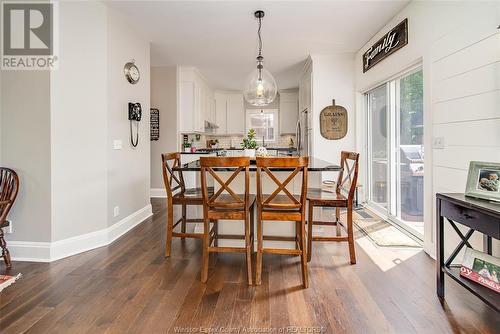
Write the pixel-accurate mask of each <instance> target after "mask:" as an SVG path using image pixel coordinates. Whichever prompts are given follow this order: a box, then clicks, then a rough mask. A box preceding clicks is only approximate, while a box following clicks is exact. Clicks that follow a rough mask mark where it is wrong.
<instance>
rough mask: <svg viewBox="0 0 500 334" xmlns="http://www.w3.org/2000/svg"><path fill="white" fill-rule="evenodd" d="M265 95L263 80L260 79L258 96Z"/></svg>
mask: <svg viewBox="0 0 500 334" xmlns="http://www.w3.org/2000/svg"><path fill="white" fill-rule="evenodd" d="M262 95H264V85H263V84H262V80H259V82H258V84H257V96H258V97H262Z"/></svg>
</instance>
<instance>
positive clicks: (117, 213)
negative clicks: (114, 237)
mask: <svg viewBox="0 0 500 334" xmlns="http://www.w3.org/2000/svg"><path fill="white" fill-rule="evenodd" d="M119 214H120V207H119V206H115V208H114V209H113V217H118V215H119Z"/></svg>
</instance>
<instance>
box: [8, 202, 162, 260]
mask: <svg viewBox="0 0 500 334" xmlns="http://www.w3.org/2000/svg"><path fill="white" fill-rule="evenodd" d="M152 215H153V211H152V207H151V204H148V205H146V206H145V207H143V208H142V209H139V210H137V211H136V212H134V213H132V214H131V215H129V216H127V217H125V218H123V219H122V220H120V221H119V222H118V223H116V224H113V225H111V226H109V227H108V228H105V229H102V230H99V231H95V232H90V233H86V234H82V235H78V236H76V237H71V238H67V239H63V240H58V241H54V242H25V241H9V242H8V245H7V246H8V248H9V251H10V253H11V257H12V260H13V261H32V262H52V261H56V260H59V259H62V258H65V257H68V256H71V255H75V254H78V253H82V252H85V251H88V250H91V249H95V248H98V247H102V246H107V245H109V244H110V243H112V242H113V241H115V240H116V239H118V238H119V237H121V236H122V235H124V234H125V233H127V232H128V231H130V230H131V229H132V228H134V227H135V226H137V225H139V224H140V223H142V222H143V221H145V220H146V219H147V218H149V217H151V216H152Z"/></svg>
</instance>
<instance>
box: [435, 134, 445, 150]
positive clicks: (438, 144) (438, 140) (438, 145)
mask: <svg viewBox="0 0 500 334" xmlns="http://www.w3.org/2000/svg"><path fill="white" fill-rule="evenodd" d="M432 147H433V148H435V149H439V150H442V149H444V137H434V139H433V142H432Z"/></svg>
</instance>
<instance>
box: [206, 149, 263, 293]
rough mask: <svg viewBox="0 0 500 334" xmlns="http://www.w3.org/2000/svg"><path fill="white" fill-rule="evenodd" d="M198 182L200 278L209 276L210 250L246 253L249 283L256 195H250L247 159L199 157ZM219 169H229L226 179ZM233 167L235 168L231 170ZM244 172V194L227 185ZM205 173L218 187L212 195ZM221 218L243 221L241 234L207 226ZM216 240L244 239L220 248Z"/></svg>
mask: <svg viewBox="0 0 500 334" xmlns="http://www.w3.org/2000/svg"><path fill="white" fill-rule="evenodd" d="M200 166H201V185H202V191H203V218H204V237H203V260H202V270H201V281H202V282H206V281H207V279H208V260H209V255H210V253H222V252H238V253H245V254H246V268H247V278H248V285H252V253H253V222H254V214H253V211H254V203H255V196H254V195H250V169H249V166H250V158H247V157H201V158H200ZM218 168H222V169H223V170H227V171H232V172H233V173H232V174H231V175H230V176H229V178H227V179H226V180H225V181H224V180H223V179H222V178H221V176H220V175H219V174H218V173H217V170H218ZM234 169H236V170H234ZM242 172H244V184H245V186H244V188H245V190H244V193H243V194H238V193H236V192H235V191H234V190H233V189H232V188H231V186H230V184H231V182H233V181H234V180H235V179H236V177H237V176H238V175H239V174H240V173H242ZM207 174H210V175H211V176H212V177H213V179H214V180H215V181H216V182H217V184H218V185H219V186H220V188H219V189H218V190H217V191H216V192H215V191H214V193H213V194H211V193H210V192H209V190H208V186H207ZM219 219H224V220H240V221H244V225H245V233H244V235H221V234H219V233H218V230H217V226H214V227H213V228H212V229H210V222H211V221H217V223H216V225H218V221H219ZM218 239H244V240H245V247H220V246H219V245H218Z"/></svg>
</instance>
